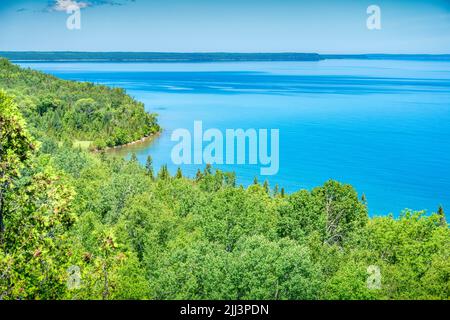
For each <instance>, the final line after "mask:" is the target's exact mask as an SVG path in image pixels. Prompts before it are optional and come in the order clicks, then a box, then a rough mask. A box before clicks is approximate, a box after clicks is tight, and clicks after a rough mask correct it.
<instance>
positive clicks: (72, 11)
mask: <svg viewBox="0 0 450 320" xmlns="http://www.w3.org/2000/svg"><path fill="white" fill-rule="evenodd" d="M66 13H67V14H69V15H70V16H69V17H68V18H67V20H66V27H67V29H69V30H80V29H81V6H80V5H79V4H78V3H76V2H70V3H68V5H67V6H66Z"/></svg>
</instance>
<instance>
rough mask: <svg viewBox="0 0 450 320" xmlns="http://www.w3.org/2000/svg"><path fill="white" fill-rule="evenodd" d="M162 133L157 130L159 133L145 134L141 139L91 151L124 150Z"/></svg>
mask: <svg viewBox="0 0 450 320" xmlns="http://www.w3.org/2000/svg"><path fill="white" fill-rule="evenodd" d="M160 134H161V131H160V132H157V133H152V134H150V135H148V136H145V137H143V138H141V139H139V140H135V141H132V142H128V143H126V144H121V145H118V146H114V147H106V148H104V149H94V150H92V151H91V152H93V153H100V152H103V151H105V152H112V151H119V150H123V149H125V148H128V147H131V146H135V145H138V144H140V143H144V142H149V141H151V140H153V139H155V138H157V137H158V136H159V135H160Z"/></svg>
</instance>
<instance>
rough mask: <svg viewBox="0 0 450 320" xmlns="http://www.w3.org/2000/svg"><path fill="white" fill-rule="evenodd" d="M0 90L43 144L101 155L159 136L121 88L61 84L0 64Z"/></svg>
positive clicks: (150, 119)
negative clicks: (78, 147) (66, 145)
mask: <svg viewBox="0 0 450 320" xmlns="http://www.w3.org/2000/svg"><path fill="white" fill-rule="evenodd" d="M0 88H3V89H5V90H7V91H8V92H9V93H11V94H12V95H14V97H15V101H16V103H17V104H18V106H19V109H20V111H21V113H22V114H23V116H24V117H25V119H26V121H27V122H28V125H29V127H30V128H29V130H30V132H31V133H32V134H33V135H34V136H36V137H37V138H38V139H39V140H41V141H42V142H44V143H51V142H54V141H60V142H61V141H62V142H63V141H70V142H72V143H75V144H78V145H82V146H84V147H89V148H91V149H96V148H98V149H103V148H105V147H112V146H117V145H122V144H126V143H129V142H133V141H136V140H139V139H141V138H143V137H147V136H150V135H152V134H155V133H156V132H158V131H159V126H158V124H157V121H156V116H155V115H152V114H148V113H146V112H145V110H144V105H143V104H142V103H140V102H137V101H135V100H134V99H133V98H131V97H130V96H128V95H127V94H125V92H124V90H123V89H121V88H108V87H106V86H99V85H94V84H92V83H81V82H75V81H65V80H61V79H58V78H55V77H52V76H50V75H47V74H44V73H42V72H38V71H34V70H30V69H21V68H20V67H18V66H16V65H13V64H11V63H10V62H9V61H8V60H6V59H0Z"/></svg>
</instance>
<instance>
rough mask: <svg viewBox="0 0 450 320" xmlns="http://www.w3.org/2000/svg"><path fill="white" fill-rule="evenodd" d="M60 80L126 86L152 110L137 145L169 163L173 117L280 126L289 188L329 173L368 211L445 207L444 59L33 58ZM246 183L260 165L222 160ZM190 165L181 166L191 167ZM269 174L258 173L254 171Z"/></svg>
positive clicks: (447, 78) (447, 96)
mask: <svg viewBox="0 0 450 320" xmlns="http://www.w3.org/2000/svg"><path fill="white" fill-rule="evenodd" d="M23 65H25V66H29V67H31V68H34V69H39V70H43V71H45V72H49V73H52V74H54V75H56V76H59V77H62V78H64V79H71V80H81V81H92V82H96V83H102V84H106V85H109V86H114V87H123V88H125V89H126V90H127V92H128V93H129V94H131V95H132V96H134V97H135V98H136V99H138V100H140V101H143V102H144V103H145V105H146V108H147V110H148V111H151V112H156V113H158V114H159V121H160V123H161V125H162V127H163V128H164V132H163V134H162V135H161V137H160V138H159V139H158V140H156V141H155V142H154V143H153V144H151V145H149V146H143V147H140V148H138V150H137V153H138V154H137V155H138V158H139V159H140V160H141V161H142V162H145V159H146V157H147V155H149V154H151V155H152V157H153V159H154V162H155V166H156V167H159V166H160V165H162V164H165V163H167V164H168V165H169V169H170V170H171V171H172V172H175V170H176V166H175V165H173V164H172V163H171V159H170V153H171V149H172V147H173V146H174V144H175V143H174V142H171V141H170V135H171V133H172V131H173V130H174V129H177V128H187V129H191V130H192V128H193V122H194V120H202V121H203V127H204V129H208V128H219V129H222V130H224V129H226V128H230V129H237V128H243V129H248V128H256V129H258V128H268V129H270V128H274V129H279V130H280V170H279V173H278V174H277V175H275V176H272V177H269V178H268V180H269V182H270V184H271V186H274V185H275V184H276V183H277V184H279V185H280V186H282V187H285V188H286V190H287V191H288V192H292V191H295V190H298V189H301V188H307V189H310V188H312V187H315V186H318V185H321V184H323V183H324V182H325V181H326V180H328V179H330V178H333V179H337V180H339V181H342V182H345V183H350V184H352V185H353V186H355V188H356V189H357V191H358V192H359V194H362V193H365V195H366V197H367V199H368V203H369V209H370V213H371V215H383V214H388V213H393V214H394V215H398V214H399V212H400V211H401V210H402V209H404V208H411V209H414V210H421V209H427V210H428V211H429V212H432V211H435V210H436V209H437V207H438V205H439V204H442V205H444V208H448V210H447V211H450V152H449V151H450V62H448V61H447V62H437V61H435V62H433V61H388V60H378V61H369V60H326V61H320V62H259V63H253V62H241V63H201V64H200V63H191V64H183V63H161V64H155V63H153V64H152V63H148V64H144V63H32V64H31V63H28V64H23ZM221 168H223V169H226V170H230V171H235V172H236V173H237V176H238V182H239V183H242V184H244V185H248V184H250V183H252V181H253V178H254V176H256V175H258V174H259V167H257V166H249V165H247V166H242V165H236V166H221ZM196 170H197V166H195V165H189V166H184V167H183V172H184V173H186V174H188V175H191V176H193V175H194V174H195V171H196ZM260 179H264V178H260Z"/></svg>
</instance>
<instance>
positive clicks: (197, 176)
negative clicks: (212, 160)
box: [195, 169, 203, 182]
mask: <svg viewBox="0 0 450 320" xmlns="http://www.w3.org/2000/svg"><path fill="white" fill-rule="evenodd" d="M202 178H203V174H202V172H201V171H200V169H197V173H196V174H195V181H196V182H199V181H200V180H201V179H202Z"/></svg>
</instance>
